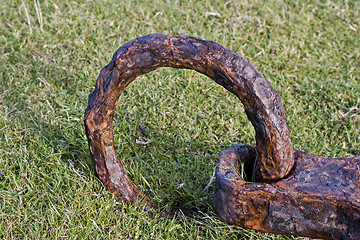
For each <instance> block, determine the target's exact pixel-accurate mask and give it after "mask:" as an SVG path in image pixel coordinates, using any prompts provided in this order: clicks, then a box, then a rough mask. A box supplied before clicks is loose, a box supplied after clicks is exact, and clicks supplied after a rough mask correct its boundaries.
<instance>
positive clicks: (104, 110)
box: [84, 34, 294, 206]
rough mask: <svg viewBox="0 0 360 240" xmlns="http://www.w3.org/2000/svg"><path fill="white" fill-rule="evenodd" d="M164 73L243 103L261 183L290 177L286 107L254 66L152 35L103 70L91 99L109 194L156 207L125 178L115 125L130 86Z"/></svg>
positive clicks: (224, 52) (89, 114)
mask: <svg viewBox="0 0 360 240" xmlns="http://www.w3.org/2000/svg"><path fill="white" fill-rule="evenodd" d="M160 67H173V68H187V69H193V70H195V71H198V72H200V73H202V74H205V75H206V76H208V77H210V78H211V79H213V80H214V81H215V82H217V83H218V84H220V85H222V86H223V87H224V88H225V89H226V90H228V91H230V92H232V93H233V94H235V95H236V96H237V97H238V98H239V99H240V100H241V102H242V103H243V105H244V108H245V112H246V115H247V117H248V119H249V120H250V121H251V123H252V125H253V126H254V128H255V131H256V144H257V154H258V156H257V162H256V166H255V180H256V181H262V182H272V181H277V180H279V179H282V178H283V177H284V176H286V175H287V174H288V173H289V172H290V170H291V169H292V167H293V164H294V157H293V148H292V144H291V141H290V137H289V130H288V123H287V119H286V115H285V111H284V107H283V105H282V103H281V100H280V97H279V95H278V93H277V92H276V91H275V90H274V89H273V88H272V87H271V85H270V84H269V82H268V81H267V80H266V79H265V78H264V76H262V75H261V74H260V73H259V72H258V71H257V70H256V69H255V67H254V66H253V65H252V64H251V63H249V62H248V61H247V60H246V59H244V58H243V57H241V56H240V55H238V54H237V53H235V52H233V51H231V50H230V49H228V48H226V47H224V46H222V45H220V44H218V43H216V42H213V41H205V40H202V39H199V38H195V37H190V36H187V35H176V36H172V35H164V34H151V35H147V36H144V37H140V38H137V39H135V40H133V41H131V42H129V43H127V44H125V45H123V46H122V47H120V48H119V49H118V50H117V51H116V52H115V54H114V56H113V58H112V60H111V62H110V63H109V64H108V65H107V66H105V67H104V68H103V69H102V70H101V72H100V75H99V77H98V78H97V81H96V87H95V90H94V91H93V92H92V93H91V94H90V95H89V103H88V107H87V109H86V111H85V120H84V122H85V129H86V135H87V137H88V142H89V149H90V153H91V156H92V159H93V162H94V165H95V169H96V172H97V174H98V176H99V178H100V180H101V181H102V182H103V183H104V184H105V185H106V187H107V189H108V190H109V191H111V192H113V193H114V194H116V195H117V196H118V197H120V198H122V199H125V200H127V201H130V202H133V201H135V200H137V199H145V201H146V202H148V203H149V204H150V205H152V206H154V204H152V203H151V201H150V199H149V198H148V197H147V196H146V195H145V194H144V193H142V192H141V191H140V190H139V189H138V188H137V187H135V186H134V185H133V184H132V183H131V181H130V179H129V178H128V176H127V174H126V171H125V169H124V166H123V164H122V162H121V160H120V159H119V156H118V155H117V153H116V151H115V145H114V136H113V124H112V121H113V115H114V109H115V107H116V104H117V101H118V100H119V96H120V94H121V92H122V91H123V90H124V89H125V88H126V86H127V85H128V84H130V83H131V82H132V81H133V80H134V79H135V78H136V77H137V76H139V75H142V74H145V73H148V72H151V71H153V70H155V69H157V68H160Z"/></svg>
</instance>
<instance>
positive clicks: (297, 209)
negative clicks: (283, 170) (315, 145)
mask: <svg viewBox="0 0 360 240" xmlns="http://www.w3.org/2000/svg"><path fill="white" fill-rule="evenodd" d="M255 158H256V149H255V147H254V146H248V145H234V146H232V147H230V148H228V149H227V150H226V151H224V152H223V153H222V154H221V156H220V160H219V165H218V168H217V172H216V183H215V195H214V208H215V210H216V212H217V213H218V214H219V215H220V216H221V217H222V218H223V219H224V220H225V221H227V222H229V223H232V224H237V225H240V226H242V227H245V228H249V229H253V230H258V231H262V232H271V233H278V234H289V235H290V234H291V235H298V236H307V237H311V238H322V239H354V240H355V239H357V240H358V239H360V156H358V157H353V158H325V157H320V156H316V155H312V154H308V153H305V152H301V151H297V150H295V151H294V160H295V166H294V168H293V170H292V171H291V173H290V174H289V175H288V176H287V177H286V178H284V179H282V180H280V181H278V182H276V183H254V182H246V181H244V180H243V179H244V178H245V176H246V174H245V173H247V174H248V175H251V165H252V164H253V163H254V159H255ZM243 169H244V170H243ZM244 172H245V173H244ZM242 173H243V175H241V174H242ZM241 176H242V177H241Z"/></svg>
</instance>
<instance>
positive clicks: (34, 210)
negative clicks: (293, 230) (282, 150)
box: [0, 0, 360, 239]
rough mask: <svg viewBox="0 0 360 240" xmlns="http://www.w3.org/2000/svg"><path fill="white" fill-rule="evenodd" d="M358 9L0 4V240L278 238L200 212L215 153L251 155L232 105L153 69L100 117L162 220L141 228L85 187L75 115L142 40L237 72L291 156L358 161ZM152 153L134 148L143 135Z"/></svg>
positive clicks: (205, 84) (245, 124)
mask: <svg viewBox="0 0 360 240" xmlns="http://www.w3.org/2000/svg"><path fill="white" fill-rule="evenodd" d="M359 4H360V3H359V1H351V0H350V1H316V0H314V1H285V2H284V1H277V0H270V1H243V0H239V1H237V0H232V1H231V0H230V1H222V0H221V1H205V0H203V1H195V0H189V1H181V0H176V1H170V0H151V1H150V0H141V1H140V0H133V1H131V0H122V1H121V0H118V1H113V0H107V1H68V0H64V1H58V0H44V1H39V0H34V1H13V0H2V1H0V20H1V22H0V71H1V78H0V238H1V239H47V238H50V239H292V237H283V236H276V235H270V234H261V233H257V232H253V231H248V230H244V229H242V228H240V227H237V226H232V225H228V224H226V223H225V222H223V221H222V220H221V219H220V218H219V217H218V216H217V215H216V214H215V213H214V211H213V208H212V197H213V190H214V184H211V185H210V187H209V188H206V186H207V184H208V183H209V181H210V179H211V177H212V176H213V174H214V170H215V168H216V166H217V162H218V156H219V153H221V152H222V151H224V150H225V149H226V148H228V147H229V146H231V145H232V144H237V143H244V144H255V140H254V139H255V131H254V129H253V127H252V125H251V124H250V122H249V121H248V120H247V118H246V115H245V113H244V109H243V106H242V105H241V102H240V101H239V100H238V99H237V98H235V96H233V95H232V94H231V93H229V92H227V91H226V90H225V89H224V88H222V87H221V86H219V85H217V84H216V83H215V82H213V81H212V80H211V79H209V78H207V77H206V76H203V75H201V74H199V73H197V72H195V71H191V70H179V69H170V68H162V69H158V70H156V71H154V72H151V73H149V74H146V75H143V76H140V77H138V78H137V79H136V81H134V82H133V83H132V84H131V85H129V87H127V88H126V91H125V92H124V93H123V94H122V95H121V97H120V100H119V103H118V106H117V110H116V114H115V117H114V136H115V140H116V147H117V151H118V153H119V156H120V158H121V159H122V161H123V162H124V164H125V168H126V170H127V172H128V174H129V176H130V178H131V179H132V181H133V182H134V183H135V184H136V185H137V186H139V187H140V188H141V189H142V190H144V191H145V192H147V193H148V194H149V196H151V198H152V199H154V201H156V202H157V203H158V204H159V205H160V206H161V207H162V208H164V209H165V210H171V209H174V208H179V207H184V208H191V209H196V210H199V214H198V216H197V217H196V218H183V219H165V218H162V217H160V216H157V215H155V216H150V215H149V214H148V213H147V212H146V211H144V210H143V209H142V208H141V206H139V205H137V204H134V205H128V204H125V203H122V202H121V201H119V200H118V199H116V198H115V197H114V196H113V195H112V194H110V193H108V192H107V191H106V190H105V188H104V186H103V185H102V183H101V182H100V181H99V180H98V178H97V177H96V175H95V171H94V168H93V166H92V163H91V158H90V154H89V152H88V145H87V139H86V136H85V132H84V124H83V116H84V111H85V108H86V107H87V98H88V95H89V94H90V93H91V92H92V91H93V89H94V87H95V81H96V78H97V76H98V74H99V72H100V69H101V68H102V67H104V66H105V65H106V64H108V63H109V62H110V60H111V58H112V55H113V53H114V52H115V51H116V50H117V48H119V47H120V46H122V45H123V44H125V43H126V42H129V41H131V40H133V39H134V38H136V37H140V36H143V35H147V34H150V33H155V32H158V33H166V34H187V35H192V36H196V37H200V38H202V39H206V40H212V41H216V42H218V43H220V44H222V45H224V46H227V47H228V48H230V49H232V50H233V51H235V52H237V53H239V54H240V55H242V56H244V57H245V58H246V59H248V60H249V61H250V62H251V63H252V64H253V65H254V66H255V67H256V68H257V69H258V70H259V71H260V72H261V73H262V74H263V75H264V76H265V77H266V78H267V79H268V80H269V82H270V83H271V85H272V86H273V88H274V89H276V90H277V91H278V92H279V94H280V96H281V99H282V102H283V104H284V107H285V111H286V114H287V118H288V122H289V127H290V135H291V139H292V143H293V146H294V148H296V149H300V150H303V151H306V152H309V153H314V154H318V155H322V156H327V157H351V156H356V155H360V67H359V65H360V59H359V58H360V34H359V32H360V29H359V28H360V5H359ZM139 126H141V128H142V129H145V131H146V133H147V136H146V137H147V138H148V139H150V140H151V141H152V142H151V143H149V144H147V145H141V144H137V143H136V140H137V139H139V138H140V137H142V136H143V134H144V130H142V131H141V130H139Z"/></svg>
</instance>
